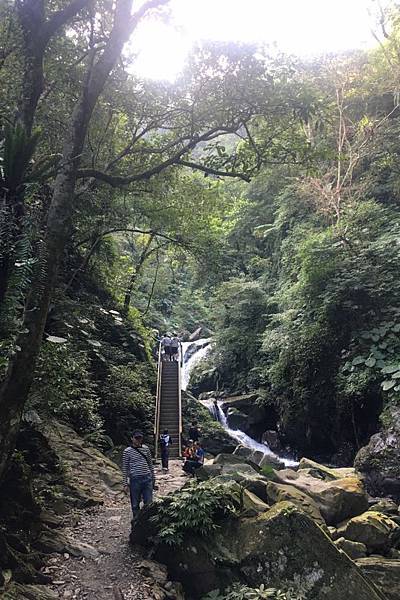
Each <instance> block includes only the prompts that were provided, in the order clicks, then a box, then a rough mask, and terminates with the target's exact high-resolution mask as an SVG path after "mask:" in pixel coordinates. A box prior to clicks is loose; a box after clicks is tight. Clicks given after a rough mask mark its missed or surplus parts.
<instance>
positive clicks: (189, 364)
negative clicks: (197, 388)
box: [181, 338, 211, 390]
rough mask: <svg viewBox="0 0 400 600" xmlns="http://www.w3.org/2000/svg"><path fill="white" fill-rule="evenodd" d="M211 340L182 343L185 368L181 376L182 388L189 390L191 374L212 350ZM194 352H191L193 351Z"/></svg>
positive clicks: (202, 339)
mask: <svg viewBox="0 0 400 600" xmlns="http://www.w3.org/2000/svg"><path fill="white" fill-rule="evenodd" d="M210 342H211V338H201V339H200V340H196V341H195V342H182V356H183V367H182V375H181V388H182V389H183V390H186V389H187V386H188V384H189V378H190V373H191V371H192V369H193V368H194V367H195V366H196V365H197V363H199V362H200V361H201V360H202V359H203V358H205V357H206V356H207V354H208V353H209V352H210V350H211V343H210ZM192 346H193V352H189V350H191V349H192Z"/></svg>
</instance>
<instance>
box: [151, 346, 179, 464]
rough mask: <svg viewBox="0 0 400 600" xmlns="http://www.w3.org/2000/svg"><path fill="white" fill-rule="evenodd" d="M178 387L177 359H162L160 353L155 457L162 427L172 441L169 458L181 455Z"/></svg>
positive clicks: (158, 450)
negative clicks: (166, 430)
mask: <svg viewBox="0 0 400 600" xmlns="http://www.w3.org/2000/svg"><path fill="white" fill-rule="evenodd" d="M180 387H181V382H180V363H179V362H178V361H176V362H175V361H162V360H161V353H160V354H159V361H158V380H157V402H156V418H155V426H154V435H155V441H156V442H157V443H156V444H155V446H156V451H155V455H156V457H157V456H159V454H160V446H159V442H158V441H159V439H160V434H162V433H163V431H164V429H168V433H169V435H170V436H171V438H172V442H173V443H172V445H171V446H170V449H169V456H170V458H177V457H178V456H180V455H181V432H182V415H181V412H182V410H181V390H180Z"/></svg>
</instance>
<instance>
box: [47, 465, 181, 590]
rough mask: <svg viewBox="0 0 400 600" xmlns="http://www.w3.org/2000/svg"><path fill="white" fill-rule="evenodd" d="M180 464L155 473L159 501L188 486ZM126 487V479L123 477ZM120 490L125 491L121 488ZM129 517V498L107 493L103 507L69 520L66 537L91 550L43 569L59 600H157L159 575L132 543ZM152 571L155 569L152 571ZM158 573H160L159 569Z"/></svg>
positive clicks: (55, 557)
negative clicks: (164, 471)
mask: <svg viewBox="0 0 400 600" xmlns="http://www.w3.org/2000/svg"><path fill="white" fill-rule="evenodd" d="M181 465H182V463H181V461H177V460H175V461H170V470H169V472H168V473H163V472H162V471H161V469H160V468H156V478H157V486H158V490H157V492H156V495H165V494H168V493H170V492H172V491H174V490H176V489H178V488H180V487H182V485H183V484H184V483H185V481H186V475H184V474H183V472H182V468H181ZM121 481H122V476H121ZM121 488H122V486H121ZM130 520H131V511H130V504H129V498H128V497H127V496H126V495H125V494H124V493H123V492H120V493H113V492H111V491H110V492H109V493H107V494H106V495H105V497H104V504H103V505H102V506H98V507H95V508H91V509H87V510H82V511H79V512H78V513H76V514H74V515H71V517H70V518H69V520H68V522H67V525H66V528H65V534H66V536H67V537H68V539H69V540H71V541H72V542H73V543H76V544H77V545H81V544H82V543H83V544H87V545H88V547H87V548H84V553H85V556H81V557H78V558H76V557H73V556H71V555H70V554H68V553H65V554H64V555H63V556H60V555H53V556H52V557H51V558H50V559H49V561H48V563H47V566H46V567H45V569H44V572H46V573H47V574H49V575H51V577H52V578H53V584H52V585H51V586H50V587H51V588H52V590H53V591H54V592H55V593H56V595H57V597H58V598H69V599H71V600H158V599H159V598H160V597H163V596H160V592H159V591H157V586H155V583H154V576H155V577H156V578H157V573H154V569H152V568H150V569H149V568H147V567H148V566H149V564H148V563H146V561H143V557H141V556H140V554H139V553H138V551H136V550H135V549H132V548H131V547H130V546H129V543H128V535H129V532H130ZM150 566H151V565H150ZM156 570H157V569H156Z"/></svg>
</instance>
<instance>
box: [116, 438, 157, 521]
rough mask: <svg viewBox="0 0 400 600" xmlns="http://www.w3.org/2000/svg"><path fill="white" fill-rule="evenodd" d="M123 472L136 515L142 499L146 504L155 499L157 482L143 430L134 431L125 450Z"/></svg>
mask: <svg viewBox="0 0 400 600" xmlns="http://www.w3.org/2000/svg"><path fill="white" fill-rule="evenodd" d="M122 473H123V476H124V487H125V490H126V492H127V493H128V491H129V492H130V496H131V505H132V513H133V516H134V517H135V516H136V515H137V513H138V511H139V507H140V501H141V500H143V504H144V505H146V504H150V502H152V501H153V489H154V483H155V477H154V467H153V463H152V460H151V453H150V450H149V448H148V447H147V446H145V445H144V444H143V433H142V432H141V431H134V432H133V435H132V440H131V445H130V446H128V448H125V450H124V453H123V455H122Z"/></svg>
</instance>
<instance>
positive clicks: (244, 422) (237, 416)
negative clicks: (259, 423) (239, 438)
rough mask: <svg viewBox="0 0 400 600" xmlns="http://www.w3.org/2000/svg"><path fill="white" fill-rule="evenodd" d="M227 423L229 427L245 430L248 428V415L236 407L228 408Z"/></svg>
mask: <svg viewBox="0 0 400 600" xmlns="http://www.w3.org/2000/svg"><path fill="white" fill-rule="evenodd" d="M226 418H227V421H228V425H229V427H230V428H231V429H240V430H241V431H247V430H248V428H249V423H248V417H247V415H246V414H245V413H244V412H241V411H240V410H238V409H237V408H233V407H232V408H228V411H227V413H226Z"/></svg>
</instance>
